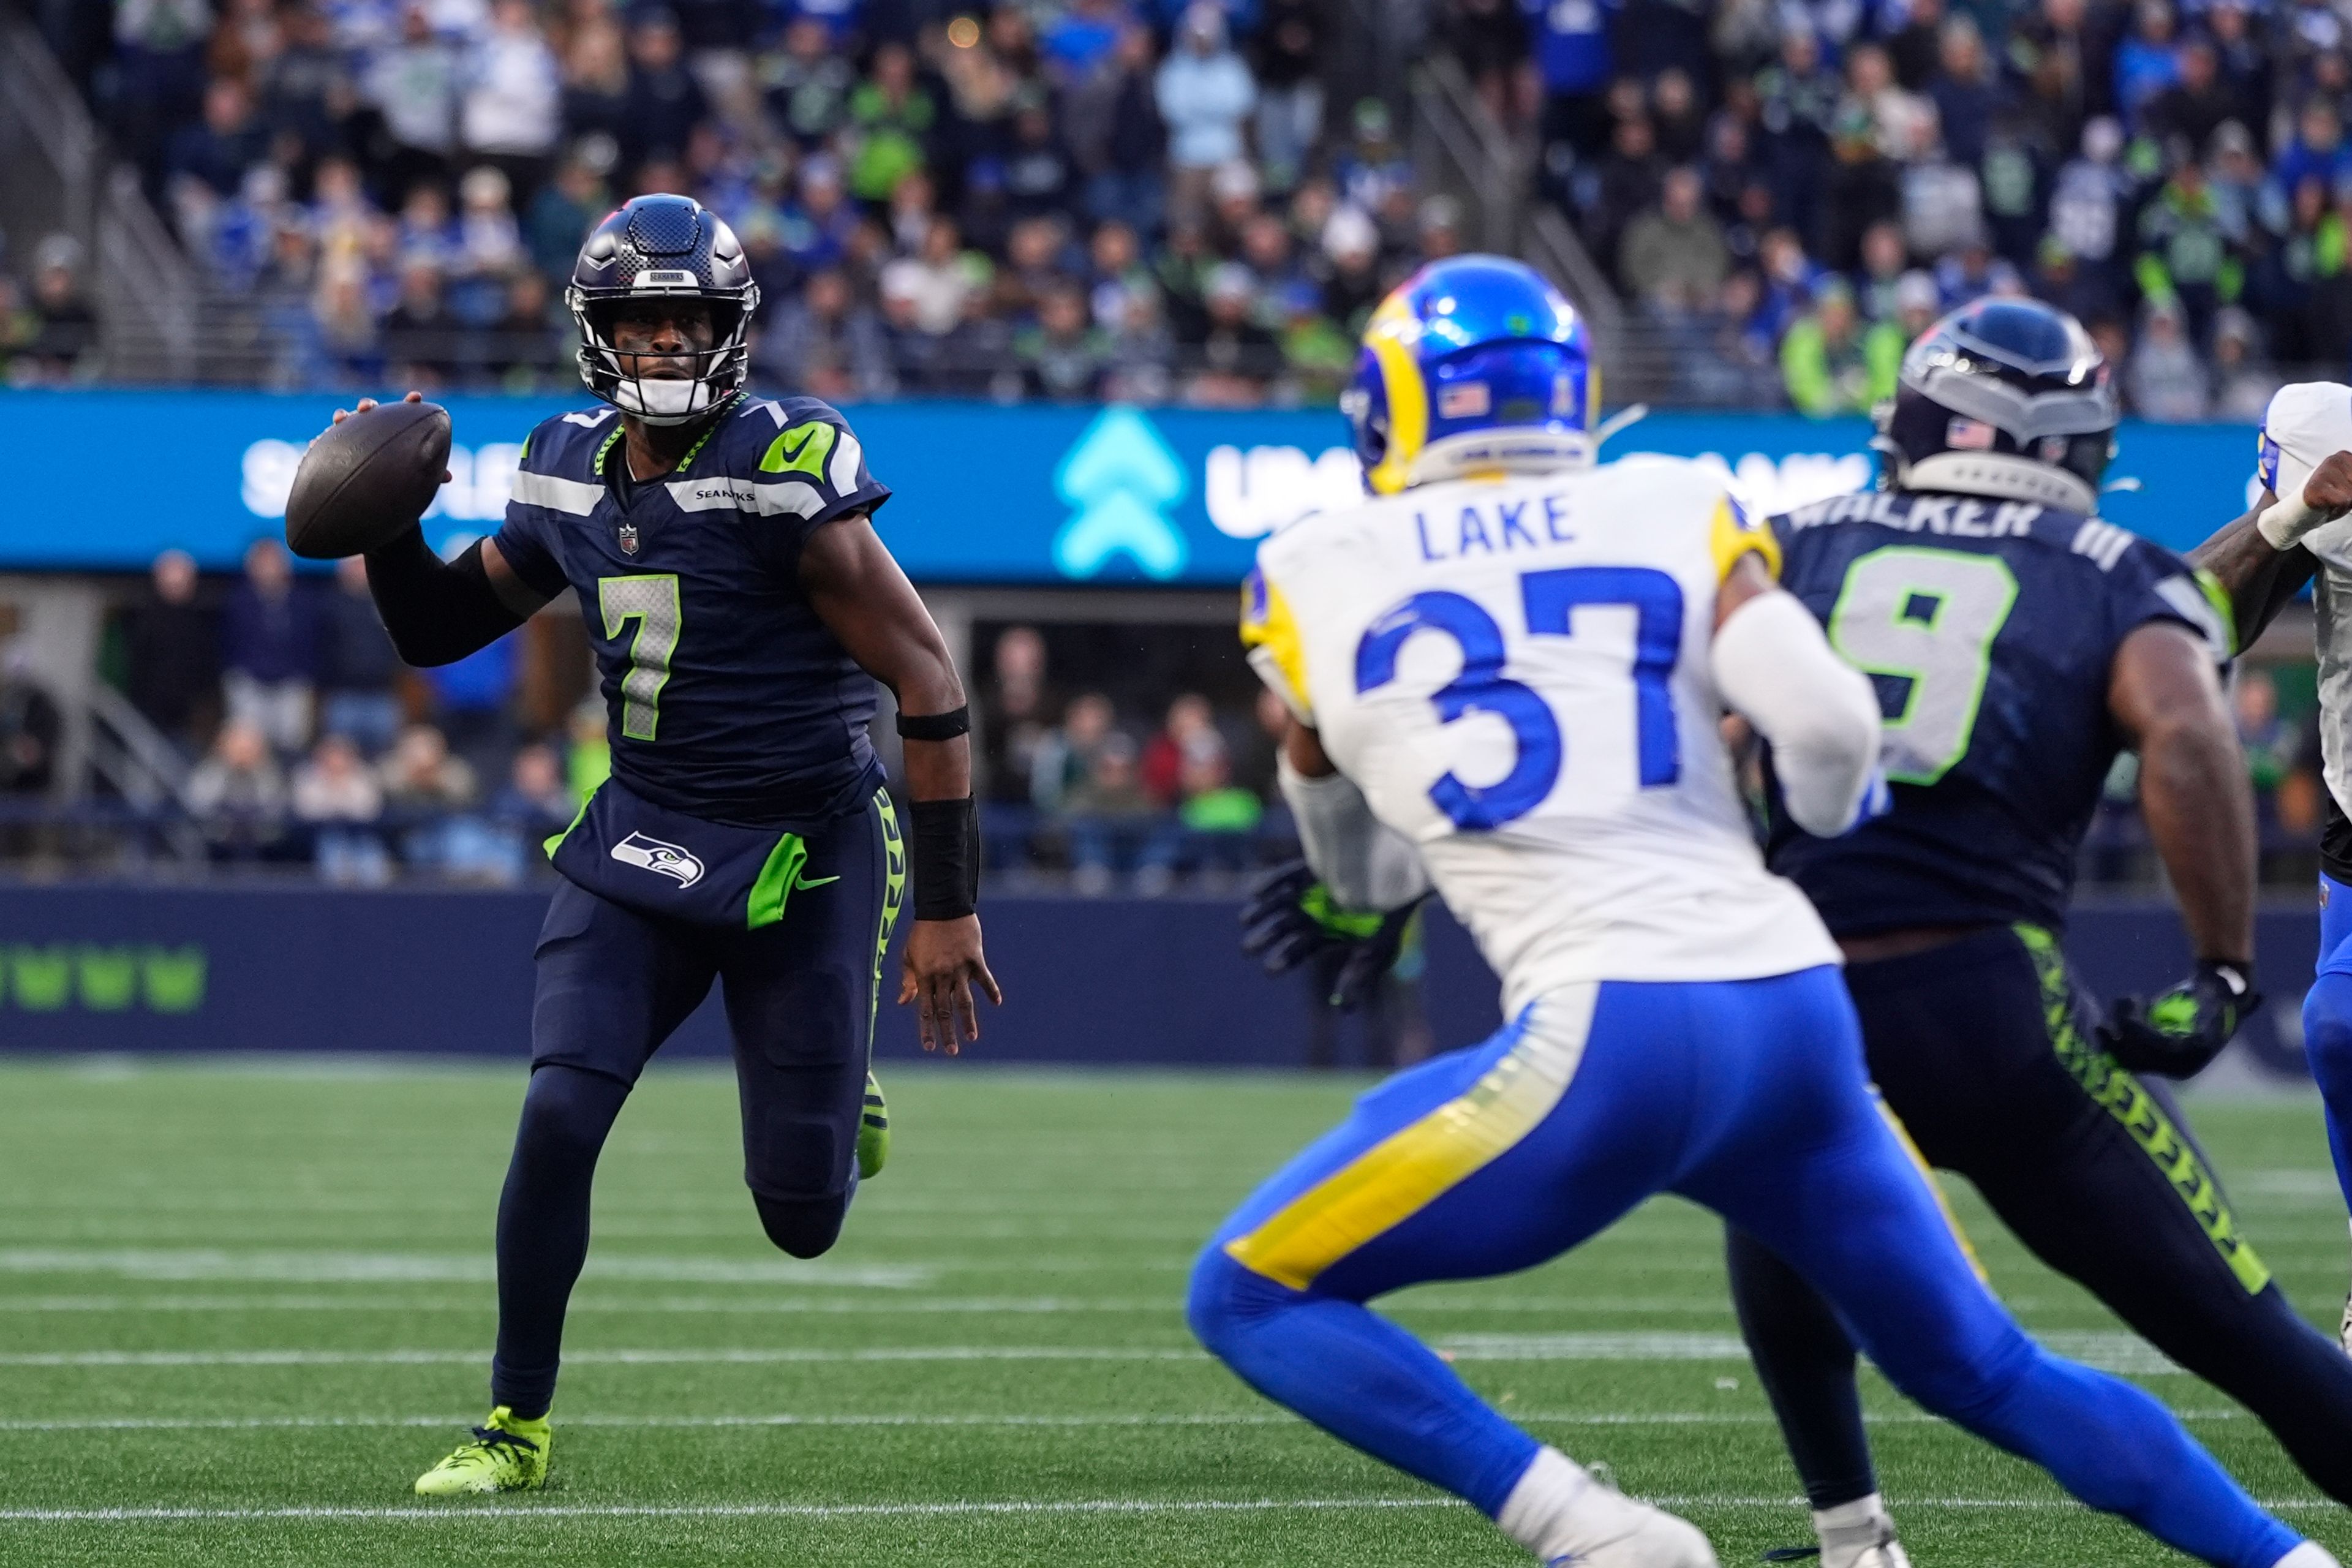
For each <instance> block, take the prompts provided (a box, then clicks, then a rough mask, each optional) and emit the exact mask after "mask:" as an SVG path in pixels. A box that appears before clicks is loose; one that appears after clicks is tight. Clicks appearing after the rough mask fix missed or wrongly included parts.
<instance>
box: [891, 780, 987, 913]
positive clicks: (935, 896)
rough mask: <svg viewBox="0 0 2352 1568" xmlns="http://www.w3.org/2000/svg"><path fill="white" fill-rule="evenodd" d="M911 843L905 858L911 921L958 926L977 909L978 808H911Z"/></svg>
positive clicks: (967, 800) (951, 804) (937, 803)
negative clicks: (911, 891)
mask: <svg viewBox="0 0 2352 1568" xmlns="http://www.w3.org/2000/svg"><path fill="white" fill-rule="evenodd" d="M907 810H908V815H909V816H911V817H912V818H913V819H914V827H915V830H914V834H913V843H912V844H911V845H910V846H909V847H908V856H907V859H908V868H909V869H910V870H911V871H912V872H913V873H914V878H915V918H916V919H917V920H919V921H960V920H961V919H963V917H964V916H966V915H968V914H971V912H972V911H973V910H976V909H978V908H979V907H980V807H979V806H978V805H976V804H975V803H974V802H973V800H972V798H971V796H970V795H966V796H964V797H963V798H962V799H961V800H919V801H914V802H911V803H909V805H908V807H907Z"/></svg>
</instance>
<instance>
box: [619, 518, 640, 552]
mask: <svg viewBox="0 0 2352 1568" xmlns="http://www.w3.org/2000/svg"><path fill="white" fill-rule="evenodd" d="M636 552H637V525H636V524H635V523H634V522H625V523H623V524H621V553H622V554H624V555H635V553H636Z"/></svg>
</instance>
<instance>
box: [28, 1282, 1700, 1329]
mask: <svg viewBox="0 0 2352 1568" xmlns="http://www.w3.org/2000/svg"><path fill="white" fill-rule="evenodd" d="M607 1283H608V1284H609V1283H611V1282H610V1281H607ZM497 1308H498V1302H497V1300H495V1299H494V1298H493V1297H492V1296H491V1295H490V1294H489V1293H488V1292H487V1291H483V1292H479V1293H469V1294H464V1295H436V1296H431V1297H405V1298H404V1297H399V1296H387V1295H385V1294H383V1292H381V1291H378V1290H369V1291H366V1292H364V1293H360V1292H354V1293H353V1294H351V1295H346V1296H315V1295H314V1296H305V1295H292V1294H268V1295H250V1296H190V1295H154V1296H8V1295H0V1312H390V1313H399V1312H465V1313H489V1312H494V1311H495V1310H497ZM569 1310H571V1311H572V1312H574V1313H581V1312H624V1313H625V1312H686V1313H708V1312H718V1313H745V1314H761V1315H768V1314H797V1313H804V1312H805V1313H816V1314H820V1315H825V1316H843V1317H864V1316H866V1315H868V1314H876V1313H947V1314H952V1315H957V1316H968V1315H971V1314H975V1313H980V1314H986V1313H997V1312H1002V1313H1006V1314H1012V1315H1035V1314H1061V1313H1081V1314H1082V1313H1089V1312H1099V1313H1129V1312H1135V1313H1144V1314H1147V1315H1151V1316H1166V1317H1171V1318H1172V1317H1175V1316H1178V1315H1180V1314H1181V1312H1182V1311H1183V1310H1184V1302H1183V1299H1182V1298H1181V1296H1179V1295H1178V1294H1176V1293H1175V1292H1173V1291H1171V1292H1170V1293H1168V1294H1167V1295H1164V1296H1132V1297H1121V1296H927V1295H920V1294H917V1293H914V1292H911V1291H910V1292H904V1293H901V1292H898V1291H895V1290H894V1291H891V1292H889V1293H887V1294H877V1295H862V1294H861V1295H856V1296H772V1295H751V1294H745V1295H741V1296H646V1297H641V1298H638V1299H636V1300H631V1299H629V1298H627V1297H624V1296H589V1297H585V1298H583V1299H581V1300H574V1301H573V1302H572V1304H571V1307H570V1309H569ZM1381 1310H1383V1311H1389V1312H1394V1313H1397V1314H1400V1315H1402V1316H1407V1317H1410V1316H1412V1315H1413V1314H1416V1313H1440V1312H1443V1313H1449V1314H1475V1313H1480V1312H1493V1313H1497V1314H1500V1313H1542V1314H1544V1315H1547V1316H1552V1317H1591V1316H1600V1315H1608V1314H1613V1313H1622V1314H1623V1315H1625V1316H1627V1317H1655V1316H1660V1315H1673V1316H1677V1317H1699V1318H1715V1319H1721V1320H1723V1321H1725V1322H1726V1323H1728V1322H1729V1321H1730V1319H1731V1304H1730V1302H1729V1300H1682V1299H1669V1298H1664V1297H1599V1296H1583V1297H1580V1296H1576V1295H1572V1294H1568V1293H1563V1294H1562V1295H1561V1296H1560V1297H1559V1298H1558V1299H1557V1300H1542V1299H1535V1300H1499V1301H1479V1300H1415V1299H1412V1298H1411V1297H1406V1298H1402V1299H1399V1300H1391V1301H1388V1302H1384V1303H1383V1304H1382V1307H1381Z"/></svg>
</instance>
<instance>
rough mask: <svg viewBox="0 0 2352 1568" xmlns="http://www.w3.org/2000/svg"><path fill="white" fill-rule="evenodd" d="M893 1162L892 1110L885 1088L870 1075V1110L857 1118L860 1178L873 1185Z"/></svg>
mask: <svg viewBox="0 0 2352 1568" xmlns="http://www.w3.org/2000/svg"><path fill="white" fill-rule="evenodd" d="M889 1160H890V1107H889V1106H888V1105H887V1103H885V1102H884V1100H883V1099H882V1086H881V1085H880V1084H879V1083H877V1082H876V1081H875V1079H874V1075H873V1074H872V1073H870V1072H869V1073H867V1074H866V1109H865V1110H864V1111H863V1112H861V1113H860V1115H859V1116H858V1119H857V1179H858V1180H859V1181H861V1182H870V1181H872V1180H873V1179H874V1178H875V1177H877V1176H878V1175H880V1174H881V1173H882V1167H883V1166H884V1165H886V1164H887V1163H889Z"/></svg>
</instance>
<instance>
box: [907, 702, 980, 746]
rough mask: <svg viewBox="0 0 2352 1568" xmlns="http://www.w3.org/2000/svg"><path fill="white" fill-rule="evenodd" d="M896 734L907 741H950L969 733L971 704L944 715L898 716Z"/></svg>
mask: <svg viewBox="0 0 2352 1568" xmlns="http://www.w3.org/2000/svg"><path fill="white" fill-rule="evenodd" d="M898 733H899V734H901V735H903V736H905V737H906V738H907V739H908V740H909V741H952V740H954V739H955V738H956V737H957V736H958V735H969V734H970V733H971V704H970V703H969V702H967V703H965V704H964V705H963V706H962V707H961V708H951V709H950V710H948V711H946V712H944V713H919V714H908V713H900V714H899V715H898Z"/></svg>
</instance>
